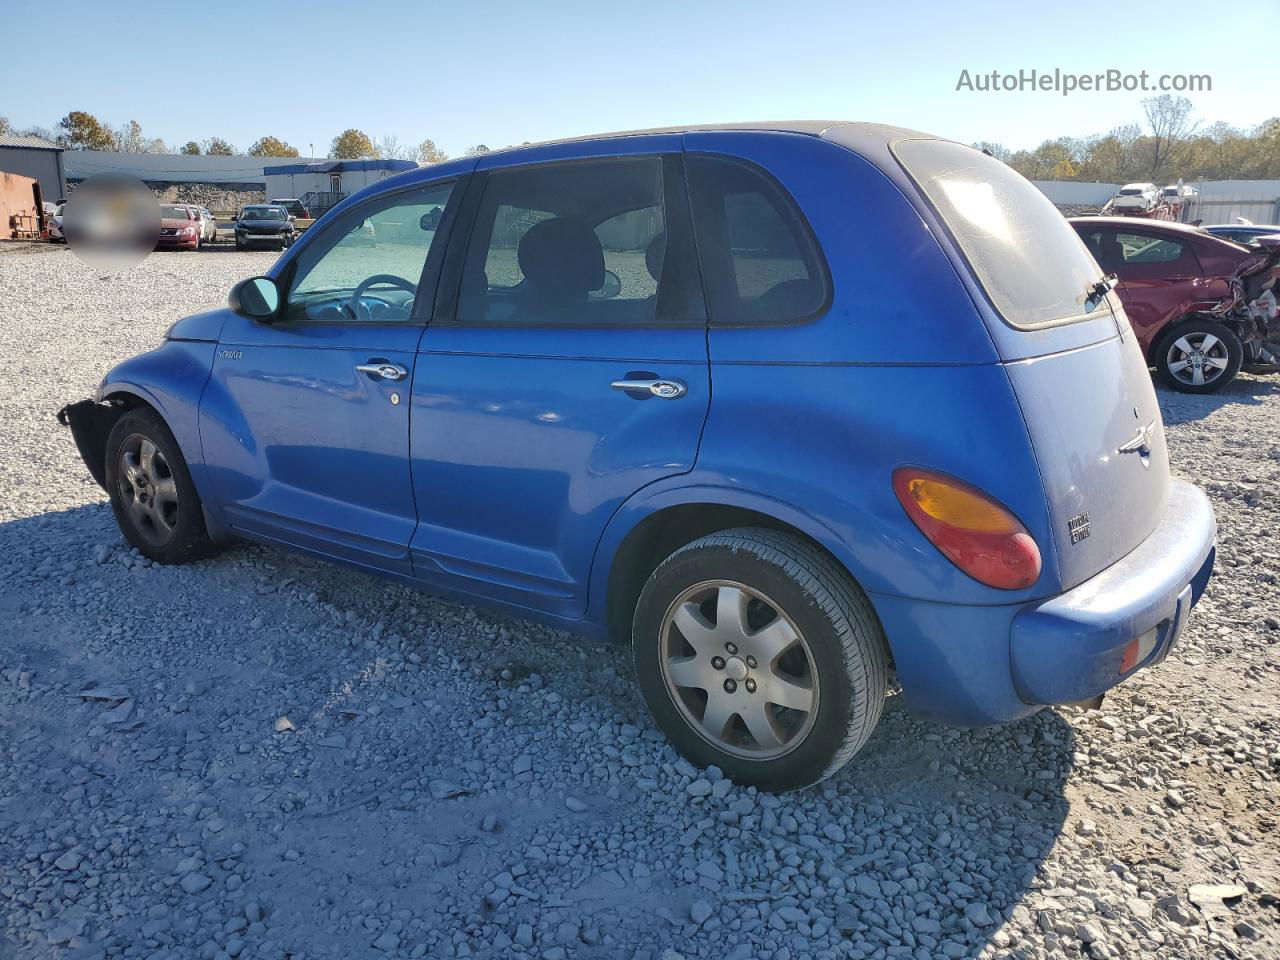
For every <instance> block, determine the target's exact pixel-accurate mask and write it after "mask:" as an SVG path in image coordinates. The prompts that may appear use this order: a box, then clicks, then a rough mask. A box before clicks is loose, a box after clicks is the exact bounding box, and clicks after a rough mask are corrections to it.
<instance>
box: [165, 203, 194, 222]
mask: <svg viewBox="0 0 1280 960" xmlns="http://www.w3.org/2000/svg"><path fill="white" fill-rule="evenodd" d="M160 216H161V217H163V218H164V219H165V220H190V219H191V211H190V210H188V209H187V208H186V207H170V206H163V207H161V208H160Z"/></svg>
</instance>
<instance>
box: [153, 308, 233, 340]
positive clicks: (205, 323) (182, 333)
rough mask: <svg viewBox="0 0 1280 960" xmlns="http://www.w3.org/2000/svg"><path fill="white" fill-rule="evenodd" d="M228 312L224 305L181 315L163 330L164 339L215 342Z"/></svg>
mask: <svg viewBox="0 0 1280 960" xmlns="http://www.w3.org/2000/svg"><path fill="white" fill-rule="evenodd" d="M229 313H230V311H229V310H227V309H226V308H225V307H224V308H222V309H219V310H206V311H205V312H204V313H193V314H192V315H191V316H189V317H183V318H182V319H181V320H179V321H178V322H177V323H175V324H174V325H173V326H171V327H170V328H169V329H168V330H167V331H166V332H165V335H164V336H165V339H166V340H204V341H207V342H210V343H216V342H217V340H218V334H219V333H221V332H222V324H223V322H224V321H225V320H226V319H227V315H228V314H229Z"/></svg>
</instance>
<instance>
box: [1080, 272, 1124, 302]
mask: <svg viewBox="0 0 1280 960" xmlns="http://www.w3.org/2000/svg"><path fill="white" fill-rule="evenodd" d="M1119 282H1120V278H1119V277H1117V276H1116V275H1115V274H1114V273H1108V274H1107V275H1106V276H1105V277H1103V278H1102V279H1101V280H1097V281H1095V282H1094V283H1091V284H1090V285H1089V288H1088V289H1087V290H1086V291H1085V293H1086V294H1087V299H1089V300H1101V299H1102V298H1103V297H1105V296H1106V295H1107V294H1108V293H1110V292H1111V291H1112V290H1114V289H1115V288H1116V284H1117V283H1119Z"/></svg>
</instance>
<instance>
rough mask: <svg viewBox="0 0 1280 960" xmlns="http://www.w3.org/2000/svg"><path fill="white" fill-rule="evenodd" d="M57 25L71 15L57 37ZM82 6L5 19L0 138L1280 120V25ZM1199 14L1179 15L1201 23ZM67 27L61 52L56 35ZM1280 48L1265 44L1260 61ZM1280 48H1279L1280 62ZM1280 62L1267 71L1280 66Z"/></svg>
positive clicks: (541, 5)
mask: <svg viewBox="0 0 1280 960" xmlns="http://www.w3.org/2000/svg"><path fill="white" fill-rule="evenodd" d="M55 8H56V11H57V16H56V17H55V16H54V10H55ZM1159 9H1160V11H1162V13H1161V14H1160V15H1159V16H1158V17H1157V16H1156V15H1154V14H1153V15H1150V16H1147V15H1144V14H1143V13H1141V11H1140V10H1139V8H1136V7H1133V6H1132V5H1129V6H1126V5H1122V4H1117V3H1115V2H1107V3H1100V2H1093V0H1072V2H1070V3H1056V4H1042V3H1033V2H1031V0H1026V2H1023V3H1013V2H996V0H964V2H960V3H921V2H908V0H903V2H898V3H864V2H856V0H837V2H827V0H802V2H789V3H787V2H779V0H743V2H739V3H732V4H730V3H698V2H696V0H683V2H681V0H675V2H672V0H644V2H632V3H625V4H620V3H617V2H609V0H605V2H595V3H588V2H582V3H564V2H554V0H547V2H537V0H533V2H509V0H495V2H489V3H485V2H478V0H469V2H465V3H453V4H449V5H444V4H428V3H415V2H402V0H364V2H359V0H350V2H332V0H312V2H308V3H289V2H271V0H254V2H244V0H219V2H217V3H172V2H166V3H152V2H150V0H143V2H136V3H121V2H110V0H105V2H103V0H100V2H93V3H86V2H80V0H72V2H67V3H59V4H56V5H55V6H54V7H50V6H49V4H48V3H47V2H44V0H41V2H34V0H17V2H16V3H14V2H11V3H9V4H6V5H5V12H4V24H5V30H4V32H5V35H6V36H8V37H10V38H39V37H44V38H47V42H43V41H37V42H27V41H25V40H24V42H20V43H18V42H15V43H10V44H7V45H6V50H5V54H4V56H3V57H2V58H0V115H4V116H8V117H9V118H10V120H11V121H12V122H13V123H14V125H15V126H18V127H24V126H27V125H31V124H39V125H42V126H46V127H50V128H52V127H53V126H54V125H55V124H56V122H57V120H58V119H59V118H60V117H61V116H63V115H64V114H65V113H67V112H68V111H70V110H73V109H83V110H88V111H89V112H90V113H93V114H95V115H97V116H98V117H99V118H101V119H103V120H106V121H108V122H110V123H111V124H112V125H113V126H118V125H120V124H122V123H124V122H126V121H128V120H137V121H138V122H139V123H140V124H141V125H142V128H143V132H144V133H145V134H146V135H147V136H151V137H156V136H158V137H163V138H164V139H165V140H166V141H169V142H174V143H183V142H185V141H187V140H189V139H195V140H200V139H204V138H206V137H209V136H214V135H217V136H221V137H223V138H225V139H227V140H230V141H231V142H232V143H233V144H235V145H237V146H238V147H240V148H241V149H243V148H245V147H247V146H248V145H249V144H250V143H251V142H253V141H254V140H255V139H257V138H258V137H259V136H262V135H264V134H271V135H273V136H278V137H281V138H283V139H285V140H287V141H289V142H290V143H292V144H293V145H294V146H296V147H298V148H299V149H301V150H302V151H303V153H304V154H305V153H307V152H308V144H311V143H314V144H315V147H316V152H317V154H319V155H323V154H324V153H325V150H326V149H327V145H328V143H329V141H330V140H331V139H332V138H333V136H334V135H335V134H337V133H339V132H341V130H343V129H344V128H346V127H350V126H355V127H359V128H361V129H363V130H365V131H366V132H367V133H369V134H370V135H371V136H373V137H374V138H375V139H377V138H379V137H381V136H383V135H386V134H392V135H395V136H397V137H398V138H399V139H400V141H401V142H402V143H412V144H417V143H418V142H419V141H421V140H422V139H423V138H425V137H431V138H432V139H434V140H435V141H436V143H437V144H438V145H439V146H440V147H441V148H442V149H444V150H445V151H447V152H448V153H450V154H457V153H460V152H462V150H464V149H465V148H466V147H468V146H470V145H472V144H477V143H486V144H488V145H489V146H491V147H498V146H503V145H506V144H508V143H518V142H521V141H524V140H535V141H536V140H543V139H549V138H554V137H559V136H570V135H574V134H581V133H590V132H596V131H605V130H619V129H629V128H634V127H646V126H660V125H667V124H679V123H699V122H714V121H724V120H743V119H777V118H823V119H825V118H839V119H850V120H874V121H880V122H888V123H894V124H898V125H902V126H909V127H915V128H917V129H921V130H926V131H929V132H932V133H936V134H940V135H943V136H947V137H951V138H954V139H957V140H961V141H965V142H970V141H976V140H994V141H998V142H1001V143H1004V144H1006V145H1008V146H1011V147H1025V146H1034V145H1035V144H1037V143H1039V142H1040V141H1041V140H1043V139H1045V138H1047V137H1052V136H1058V135H1064V134H1065V135H1084V134H1089V133H1095V132H1102V131H1105V130H1107V129H1109V128H1111V127H1113V126H1116V125H1119V124H1122V123H1126V122H1135V121H1137V120H1138V119H1139V118H1140V117H1141V108H1140V105H1139V101H1140V100H1141V99H1142V97H1143V96H1145V95H1149V94H1141V93H1126V92H1115V93H1107V92H1097V93H1075V94H1073V95H1071V96H1068V97H1062V96H1060V95H1058V94H1055V93H1044V92H1021V93H977V92H957V91H956V84H957V81H958V79H959V77H960V72H961V70H963V69H967V70H969V71H970V72H971V74H976V73H979V72H989V71H991V70H1000V71H1003V72H1014V71H1017V70H1019V69H1032V68H1035V69H1039V70H1042V71H1044V70H1048V71H1052V70H1053V69H1054V68H1059V69H1062V70H1064V71H1071V72H1075V73H1093V72H1099V71H1104V70H1107V69H1116V70H1120V71H1125V72H1133V73H1136V72H1138V71H1141V70H1147V71H1149V72H1150V73H1151V75H1152V77H1153V78H1154V77H1156V76H1159V75H1160V74H1165V73H1168V74H1188V73H1196V74H1201V73H1207V74H1209V75H1211V76H1212V81H1213V90H1212V92H1211V93H1194V94H1189V96H1190V98H1191V99H1192V101H1193V102H1194V104H1195V105H1196V108H1197V114H1198V115H1199V116H1200V117H1201V118H1203V119H1204V121H1205V122H1212V121H1215V120H1226V121H1228V122H1230V123H1233V124H1236V125H1240V126H1251V125H1253V124H1255V123H1258V122H1260V121H1262V120H1264V119H1266V118H1267V117H1268V116H1272V115H1275V114H1277V113H1280V99H1277V97H1276V95H1275V83H1276V81H1277V79H1280V69H1278V68H1277V67H1276V65H1275V64H1276V60H1275V44H1276V42H1277V38H1280V3H1276V2H1274V0H1264V2H1260V3H1253V4H1246V5H1243V6H1242V5H1236V6H1235V7H1231V8H1229V9H1230V13H1229V15H1222V16H1219V15H1218V13H1217V11H1224V12H1225V11H1227V10H1228V8H1227V7H1217V8H1215V7H1213V6H1211V5H1209V4H1206V3H1204V2H1197V3H1185V4H1179V3H1173V2H1165V3H1162V4H1160V5H1159ZM1180 9H1181V10H1182V11H1184V12H1179V10H1180ZM55 28H56V29H55ZM1260 38H1267V40H1266V43H1264V44H1261V45H1259V44H1258V43H1256V42H1255V40H1259V39H1260ZM1268 44H1269V47H1268ZM1268 51H1269V52H1268Z"/></svg>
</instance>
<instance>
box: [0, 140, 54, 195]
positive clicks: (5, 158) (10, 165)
mask: <svg viewBox="0 0 1280 960" xmlns="http://www.w3.org/2000/svg"><path fill="white" fill-rule="evenodd" d="M0 171H2V172H4V173H16V174H18V175H19V176H22V177H31V178H32V179H33V180H36V181H38V182H39V183H40V194H41V197H42V198H43V199H44V200H46V201H48V202H53V201H55V200H61V199H62V198H63V197H65V196H66V195H67V175H66V171H65V170H64V169H63V166H62V148H61V147H60V146H58V145H57V144H56V143H50V142H49V141H48V140H45V139H44V138H43V137H18V136H13V135H11V134H7V133H6V134H0Z"/></svg>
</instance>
